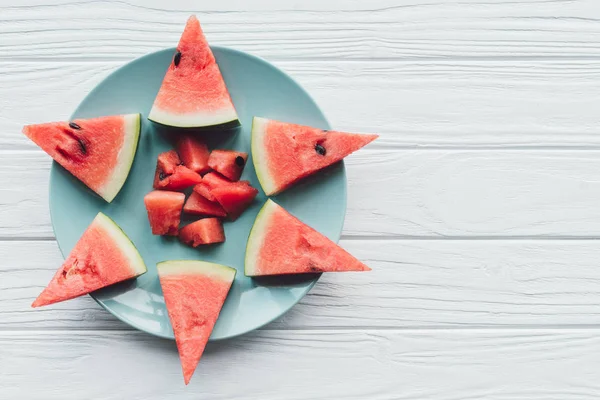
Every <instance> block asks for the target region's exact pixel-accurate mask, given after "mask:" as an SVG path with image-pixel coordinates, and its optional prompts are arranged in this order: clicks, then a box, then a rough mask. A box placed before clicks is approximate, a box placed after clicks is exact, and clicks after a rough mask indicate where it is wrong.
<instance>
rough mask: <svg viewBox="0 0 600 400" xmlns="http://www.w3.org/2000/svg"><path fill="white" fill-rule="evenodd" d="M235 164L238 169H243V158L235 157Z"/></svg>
mask: <svg viewBox="0 0 600 400" xmlns="http://www.w3.org/2000/svg"><path fill="white" fill-rule="evenodd" d="M235 163H236V164H237V166H238V167H243V166H244V163H245V161H244V157H242V156H237V157H236V158H235Z"/></svg>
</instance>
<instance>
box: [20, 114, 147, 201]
mask: <svg viewBox="0 0 600 400" xmlns="http://www.w3.org/2000/svg"><path fill="white" fill-rule="evenodd" d="M23 133H24V134H25V135H26V136H27V137H28V138H29V139H31V140H32V141H33V142H34V143H35V144H37V145H38V146H40V147H41V148H42V150H44V151H45V152H46V153H48V154H49V155H50V156H51V157H52V158H53V159H54V160H55V161H56V162H58V163H59V164H60V165H62V166H63V167H64V168H65V169H66V170H67V171H69V172H70V173H71V174H73V175H74V176H75V177H77V178H78V179H79V180H80V181H82V182H83V183H84V184H85V185H86V186H87V187H89V188H90V189H92V190H93V191H94V192H96V193H97V194H98V195H100V196H101V197H102V198H104V199H105V200H106V201H108V202H111V201H112V200H113V199H114V198H115V196H116V195H117V193H119V191H120V190H121V187H122V186H123V184H124V183H125V180H126V179H127V175H128V174H129V170H130V168H131V165H132V163H133V159H134V156H135V151H136V148H137V144H138V139H139V135H140V115H139V114H129V115H117V116H110V117H100V118H92V119H76V120H74V121H71V122H50V123H46V124H39V125H27V126H25V127H24V128H23Z"/></svg>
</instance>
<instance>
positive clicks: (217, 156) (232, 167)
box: [208, 150, 248, 182]
mask: <svg viewBox="0 0 600 400" xmlns="http://www.w3.org/2000/svg"><path fill="white" fill-rule="evenodd" d="M246 160H248V154H247V153H244V152H241V151H233V150H213V151H212V152H211V153H210V157H209V158H208V166H209V167H210V168H212V169H213V170H215V171H217V172H218V173H220V174H221V175H223V176H224V177H226V178H227V179H229V180H230V181H233V182H235V181H238V180H239V179H240V176H242V171H243V170H244V166H245V165H246Z"/></svg>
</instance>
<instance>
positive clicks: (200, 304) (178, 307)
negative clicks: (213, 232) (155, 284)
mask: <svg viewBox="0 0 600 400" xmlns="http://www.w3.org/2000/svg"><path fill="white" fill-rule="evenodd" d="M156 267H157V270H158V277H159V279H160V285H161V287H162V292H163V295H164V297H165V305H166V307H167V312H168V314H169V319H170V321H171V325H172V326H173V333H174V334H175V342H176V343H177V350H178V351H179V358H180V360H181V367H182V369H183V379H184V382H185V384H186V385H187V384H188V383H189V382H190V379H191V377H192V375H193V374H194V371H195V370H196V366H197V365H198V361H200V357H201V356H202V353H203V352H204V348H205V346H206V343H207V342H208V338H209V337H210V334H211V332H212V330H213V328H214V326H215V323H216V322H217V319H218V317H219V313H220V312H221V308H222V307H223V303H225V299H226V298H227V293H228V292H229V289H230V288H231V285H232V283H233V280H234V278H235V273H236V271H235V269H233V268H229V267H225V266H223V265H218V264H212V263H207V262H203V261H191V260H186V261H181V260H178V261H164V262H161V263H158V264H157V266H156Z"/></svg>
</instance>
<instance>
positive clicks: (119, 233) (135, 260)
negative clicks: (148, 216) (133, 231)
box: [92, 212, 147, 276]
mask: <svg viewBox="0 0 600 400" xmlns="http://www.w3.org/2000/svg"><path fill="white" fill-rule="evenodd" d="M92 223H93V224H98V225H100V226H101V227H102V228H103V229H104V231H105V232H106V233H107V234H108V235H109V236H110V238H111V239H112V240H113V241H114V243H115V244H116V245H117V246H118V247H119V249H120V250H121V251H122V252H123V254H124V255H125V256H126V257H127V259H128V260H129V268H130V269H131V271H132V273H133V274H134V275H135V276H138V275H141V274H143V273H145V272H146V271H147V269H146V264H145V263H144V260H143V259H142V256H141V255H140V253H139V251H138V250H137V248H136V247H135V245H134V244H133V242H132V241H131V239H129V237H128V236H127V235H126V234H125V232H123V230H122V229H121V228H120V227H119V225H117V223H116V222H115V221H113V220H112V219H111V218H110V217H108V216H107V215H105V214H103V213H101V212H100V213H98V215H96V218H94V221H93V222H92Z"/></svg>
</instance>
